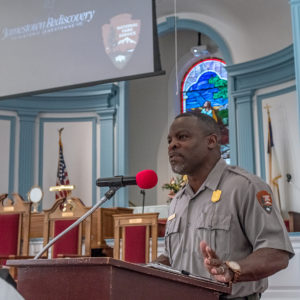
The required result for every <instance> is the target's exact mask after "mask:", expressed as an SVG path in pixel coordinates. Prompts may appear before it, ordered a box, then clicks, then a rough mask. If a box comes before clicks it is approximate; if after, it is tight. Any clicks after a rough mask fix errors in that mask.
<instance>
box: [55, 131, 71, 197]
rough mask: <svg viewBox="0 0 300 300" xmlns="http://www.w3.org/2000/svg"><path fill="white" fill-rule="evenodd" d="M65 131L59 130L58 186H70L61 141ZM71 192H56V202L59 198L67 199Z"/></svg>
mask: <svg viewBox="0 0 300 300" xmlns="http://www.w3.org/2000/svg"><path fill="white" fill-rule="evenodd" d="M63 130H64V129H63V128H61V129H59V131H58V132H59V150H58V166H57V176H56V186H59V185H69V184H70V181H69V176H68V172H67V167H66V163H65V160H64V153H63V145H62V141H61V133H62V131H63ZM69 193H70V191H66V190H62V191H56V192H55V200H57V199H59V198H66V197H67V196H68V194H69Z"/></svg>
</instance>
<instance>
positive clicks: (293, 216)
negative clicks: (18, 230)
mask: <svg viewBox="0 0 300 300" xmlns="http://www.w3.org/2000/svg"><path fill="white" fill-rule="evenodd" d="M288 213H289V229H290V232H299V231H300V212H295V211H289V212H288Z"/></svg>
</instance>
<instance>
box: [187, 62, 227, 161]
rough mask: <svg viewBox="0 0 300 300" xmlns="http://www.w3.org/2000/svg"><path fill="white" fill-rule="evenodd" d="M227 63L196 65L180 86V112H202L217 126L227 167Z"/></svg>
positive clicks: (198, 63)
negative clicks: (211, 118) (220, 134)
mask: <svg viewBox="0 0 300 300" xmlns="http://www.w3.org/2000/svg"><path fill="white" fill-rule="evenodd" d="M225 66H226V63H225V62H224V61H223V60H221V59H219V58H206V59H202V60H200V61H198V62H197V63H195V64H194V65H192V66H191V68H190V69H189V70H188V71H187V72H186V74H185V76H184V78H183V80H182V84H181V112H186V111H191V110H201V112H202V113H205V114H207V115H210V116H211V117H213V118H214V119H215V120H216V122H217V123H218V124H219V126H220V129H221V133H222V138H221V152H222V157H223V158H224V159H225V160H226V161H227V163H229V158H230V155H229V132H228V96H227V71H226V69H225Z"/></svg>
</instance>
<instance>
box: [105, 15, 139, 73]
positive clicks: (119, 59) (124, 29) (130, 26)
mask: <svg viewBox="0 0 300 300" xmlns="http://www.w3.org/2000/svg"><path fill="white" fill-rule="evenodd" d="M140 27H141V21H140V20H132V19H131V15H130V14H120V15H117V16H114V17H113V18H111V19H110V24H104V25H103V26H102V37H103V42H104V47H105V52H106V54H107V55H108V56H109V58H110V59H111V61H112V62H113V64H114V65H115V66H116V67H117V68H118V69H122V68H123V67H124V66H125V65H126V64H127V63H128V61H129V60H130V58H131V56H132V54H133V52H134V50H135V48H136V46H137V44H138V41H139V35H140Z"/></svg>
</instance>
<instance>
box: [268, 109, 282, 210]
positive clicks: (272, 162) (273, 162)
mask: <svg viewBox="0 0 300 300" xmlns="http://www.w3.org/2000/svg"><path fill="white" fill-rule="evenodd" d="M269 107H270V106H269V105H267V106H266V109H267V113H268V150H267V152H268V155H269V184H270V186H271V188H272V190H273V194H274V196H275V197H276V198H277V201H278V205H279V209H280V211H281V201H280V193H279V184H278V179H279V178H281V177H282V175H281V172H280V169H279V164H278V160H277V156H276V151H275V147H274V140H273V131H272V123H271V116H270V111H269Z"/></svg>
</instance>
